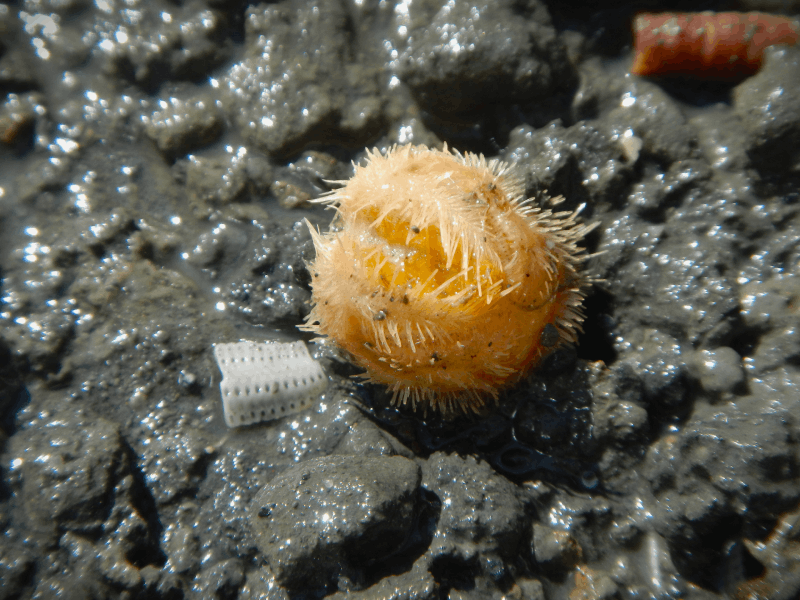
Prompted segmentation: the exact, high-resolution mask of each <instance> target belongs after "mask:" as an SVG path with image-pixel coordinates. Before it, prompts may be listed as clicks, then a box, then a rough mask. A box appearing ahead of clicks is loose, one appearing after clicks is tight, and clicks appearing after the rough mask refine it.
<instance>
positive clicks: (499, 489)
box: [423, 452, 527, 560]
mask: <svg viewBox="0 0 800 600" xmlns="http://www.w3.org/2000/svg"><path fill="white" fill-rule="evenodd" d="M423 485H424V487H425V488H426V489H427V490H429V491H430V492H433V493H434V494H436V495H437V496H438V498H439V500H440V501H441V503H442V509H441V514H440V515H439V522H438V525H437V528H436V532H435V533H434V539H433V542H432V543H431V546H430V548H429V549H428V553H429V554H430V555H431V556H433V557H437V556H440V555H446V556H451V555H455V556H458V557H460V558H462V559H467V560H468V559H470V558H471V557H472V556H473V555H474V553H475V551H476V550H477V551H479V552H481V553H482V554H484V555H485V556H486V557H493V556H495V555H500V556H517V555H518V553H519V546H520V542H521V540H522V535H523V531H524V530H525V523H526V520H527V519H526V516H525V512H524V510H523V504H522V502H521V501H520V499H519V497H518V490H517V487H516V486H515V485H514V484H513V483H512V482H511V481H509V480H508V479H506V478H505V477H503V476H502V475H499V474H498V473H496V472H495V471H494V470H493V469H492V468H491V467H490V466H489V465H488V464H487V463H485V462H483V461H478V460H476V459H475V458H474V457H471V456H468V457H465V458H462V457H460V456H458V455H455V454H453V455H448V454H444V453H442V452H437V453H435V454H433V455H431V457H430V458H429V459H428V461H427V462H426V464H425V471H424V476H423Z"/></svg>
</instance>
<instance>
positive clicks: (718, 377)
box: [690, 346, 745, 395]
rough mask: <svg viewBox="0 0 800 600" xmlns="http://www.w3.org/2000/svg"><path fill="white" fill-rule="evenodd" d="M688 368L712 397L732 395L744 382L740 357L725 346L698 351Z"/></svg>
mask: <svg viewBox="0 0 800 600" xmlns="http://www.w3.org/2000/svg"><path fill="white" fill-rule="evenodd" d="M690 366H691V368H693V371H694V375H695V376H696V377H697V379H698V380H699V381H700V385H701V386H703V389H704V390H705V391H706V392H709V393H710V394H712V395H717V394H725V393H732V392H733V391H734V390H736V389H737V388H739V387H740V386H741V385H742V384H743V383H744V381H745V377H744V369H743V367H742V357H741V356H739V354H738V353H737V352H736V350H734V349H733V348H730V347H727V346H722V347H720V348H715V349H714V350H700V351H699V352H698V353H697V354H696V355H695V358H694V360H693V361H692V363H691V365H690Z"/></svg>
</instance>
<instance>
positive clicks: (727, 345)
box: [0, 0, 800, 600]
mask: <svg viewBox="0 0 800 600" xmlns="http://www.w3.org/2000/svg"><path fill="white" fill-rule="evenodd" d="M606 4H607V5H605V4H601V5H599V6H598V7H596V8H594V9H591V10H587V9H586V8H585V6H583V5H581V4H578V3H573V2H565V3H547V2H543V1H541V0H494V1H489V0H484V1H483V2H477V3H468V2H462V1H460V0H452V1H449V2H445V1H444V0H415V1H414V2H413V3H412V2H408V1H397V2H377V1H374V2H373V1H370V0H366V1H364V2H361V1H352V2H351V1H345V0H336V1H331V2H323V3H320V2H314V1H311V0H283V1H281V2H274V3H272V2H270V3H251V2H221V1H219V0H188V1H186V2H180V3H174V2H166V1H164V2H162V1H150V0H126V1H125V2H122V1H119V0H102V1H101V0H97V1H96V2H89V1H87V0H20V1H19V2H17V3H12V4H4V5H0V94H2V97H1V98H0V164H2V167H3V168H2V169H0V230H1V231H2V234H1V235H0V536H2V539H0V599H5V598H9V599H11V598H43V599H44V598H97V599H100V598H163V599H165V600H166V599H170V600H171V599H179V598H225V599H233V598H241V599H247V598H253V599H255V598H269V599H275V600H277V599H290V598H291V599H301V598H318V597H323V596H324V597H329V598H337V599H338V598H345V597H347V598H356V599H360V598H363V599H364V600H378V599H386V600H388V599H393V600H401V599H407V600H412V599H418V600H423V599H425V600H434V599H436V600H438V599H442V598H451V599H453V600H455V599H463V600H467V599H477V598H481V599H483V598H509V599H519V600H522V599H528V600H561V599H566V598H569V599H570V600H611V599H615V598H616V599H619V600H643V599H658V600H661V599H668V598H675V599H678V598H681V599H684V598H685V599H693V600H712V599H722V598H729V597H738V598H748V597H750V598H753V597H758V598H765V599H766V598H768V599H771V600H791V599H792V598H796V597H798V594H800V543H799V542H798V539H799V538H798V536H799V535H800V533H799V532H800V512H799V510H798V506H799V505H800V193H798V190H800V145H799V144H798V143H797V140H798V139H800V87H799V86H800V50H798V49H797V48H774V49H772V50H770V51H769V52H768V53H767V56H766V59H765V63H764V66H763V68H762V70H761V71H760V72H759V73H758V74H757V75H755V76H753V77H751V78H749V79H747V80H745V81H743V82H739V83H730V84H727V83H718V82H706V81H702V80H699V81H698V80H682V79H677V80H665V81H650V80H643V79H640V78H636V77H632V76H630V75H629V74H627V73H626V69H627V64H628V61H629V60H630V55H629V49H628V48H627V47H626V46H625V42H621V41H620V40H622V39H626V38H625V36H627V35H628V30H627V27H628V26H627V23H628V22H629V21H630V18H631V17H632V15H633V9H632V8H617V6H616V5H615V4H613V3H606ZM647 8H648V9H651V10H652V9H657V8H658V7H657V6H655V4H653V3H648V4H647ZM695 8H697V9H701V8H720V7H718V6H716V5H703V6H697V7H695ZM739 8H741V9H744V10H748V9H761V10H782V11H788V12H791V13H793V14H800V4H798V3H797V2H769V1H766V2H765V1H756V0H751V1H748V2H744V1H743V2H740V3H739ZM441 142H447V143H448V144H449V145H450V146H451V147H455V148H457V149H459V150H470V151H478V152H484V153H486V154H487V156H499V157H500V158H501V159H503V160H505V161H507V162H509V163H511V164H512V165H514V167H515V168H516V169H517V171H518V172H519V174H520V175H521V176H522V177H523V178H524V181H525V183H526V186H527V191H528V194H529V195H530V196H532V197H535V198H537V199H538V200H539V201H541V202H544V203H546V202H547V201H548V200H547V199H548V198H551V197H555V196H559V195H563V196H564V198H565V199H564V202H563V203H561V204H560V205H559V206H560V207H563V208H565V209H575V208H577V207H579V206H581V205H583V208H582V215H583V218H584V219H585V220H586V221H592V222H597V223H599V226H598V227H597V228H596V229H595V230H594V232H592V234H590V236H589V237H588V239H587V240H586V246H587V249H588V250H589V252H590V253H592V257H591V259H590V260H588V262H587V266H586V268H587V270H588V272H589V274H590V275H591V277H592V278H593V279H594V281H595V283H594V285H593V286H592V288H591V290H589V292H588V297H587V299H586V306H585V309H586V313H587V320H586V323H585V328H584V329H585V331H584V334H583V335H582V336H581V339H580V344H579V345H578V347H577V348H562V349H560V350H558V351H557V352H555V353H554V354H552V355H551V356H550V357H548V358H547V359H546V361H545V362H544V364H543V365H542V367H541V368H540V369H539V370H538V371H537V372H536V373H534V374H533V375H532V376H531V377H530V378H528V379H527V380H525V381H523V382H521V383H520V384H519V385H518V386H516V387H515V388H513V389H511V390H508V391H507V392H506V393H505V394H504V395H503V397H502V398H501V400H500V402H499V404H498V406H497V407H496V408H495V409H493V410H492V411H490V412H489V413H487V414H486V415H483V416H482V417H480V418H478V419H467V418H462V419H458V420H456V421H455V422H442V421H439V420H437V419H435V418H433V419H427V420H424V419H422V418H420V415H415V414H413V413H410V412H409V411H407V410H396V409H394V408H392V407H391V406H390V405H389V401H388V400H389V398H388V396H387V395H386V393H385V391H384V390H382V389H379V388H376V387H371V386H363V385H360V384H358V383H356V382H354V381H353V380H352V379H351V377H350V376H351V375H353V374H354V373H355V371H354V369H353V368H352V367H351V366H350V365H348V364H347V363H346V362H345V361H343V360H342V358H341V357H340V356H339V355H338V354H337V353H336V351H335V350H334V349H332V348H331V347H329V346H326V345H318V346H314V345H312V346H311V349H312V353H313V354H314V356H315V357H316V358H317V359H319V360H320V361H321V362H322V364H323V366H324V367H325V369H326V372H327V373H328V374H329V375H330V378H331V383H330V386H329V388H328V390H327V391H326V392H325V393H324V394H323V395H322V396H321V397H320V398H319V399H317V401H316V402H315V403H314V407H313V409H311V410H309V411H306V412H305V413H302V414H300V415H297V416H295V417H291V418H285V419H282V420H277V421H272V422H268V423H264V424H260V425H255V426H251V427H248V428H242V429H238V430H228V429H227V428H226V427H225V425H224V421H223V419H222V407H221V401H220V396H219V388H218V384H219V379H220V374H219V371H218V370H217V368H216V366H215V364H214V362H213V358H212V354H211V348H212V344H214V343H216V342H231V341H237V340H240V339H249V340H278V341H288V340H295V339H299V338H300V334H299V333H298V331H297V330H296V325H298V324H299V323H301V322H302V319H303V317H304V316H305V315H307V314H308V310H309V305H308V301H309V299H310V287H309V274H308V272H307V271H306V268H305V261H306V260H309V259H310V258H312V257H313V245H312V244H311V243H310V235H309V232H308V227H307V225H306V223H305V220H306V219H307V220H308V222H309V223H310V224H311V225H312V226H318V227H320V228H323V229H324V228H326V227H327V225H328V222H329V220H330V217H331V213H330V211H327V212H326V211H325V210H324V209H323V208H321V207H320V206H315V205H311V204H310V203H309V200H311V199H312V198H314V197H316V196H318V195H319V194H321V193H323V192H325V191H326V190H328V189H330V186H331V184H330V183H329V182H330V181H331V180H339V179H344V178H347V177H348V176H349V175H350V174H351V173H352V166H351V164H350V161H351V160H354V161H356V162H357V161H358V160H360V159H361V158H363V154H362V153H363V148H364V147H365V146H373V145H374V146H377V147H378V148H381V149H385V148H387V147H389V146H390V145H391V144H394V143H401V144H404V143H424V144H440V143H441Z"/></svg>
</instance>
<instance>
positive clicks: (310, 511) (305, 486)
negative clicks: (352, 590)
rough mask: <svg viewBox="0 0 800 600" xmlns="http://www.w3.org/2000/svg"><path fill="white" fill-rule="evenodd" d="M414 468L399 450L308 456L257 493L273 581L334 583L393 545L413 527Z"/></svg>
mask: <svg viewBox="0 0 800 600" xmlns="http://www.w3.org/2000/svg"><path fill="white" fill-rule="evenodd" d="M419 485H420V470H419V467H418V466H417V465H416V464H415V463H414V462H412V461H410V460H408V459H406V458H402V457H399V456H395V457H390V458H382V457H357V456H331V457H324V458H317V459H311V460H308V461H306V462H304V463H302V464H298V465H296V466H293V467H291V468H290V469H288V470H286V471H284V472H283V473H281V474H280V475H279V476H278V477H276V478H275V479H273V480H272V481H271V482H270V484H269V485H268V486H266V487H265V488H264V489H262V490H261V491H260V492H259V493H258V494H257V495H256V498H255V501H254V502H253V506H252V514H251V523H252V526H253V530H254V533H255V535H256V540H257V544H258V547H259V549H260V550H261V551H262V552H263V553H264V556H265V557H266V559H267V561H268V562H269V565H270V568H271V569H272V572H273V573H274V574H275V578H276V581H277V582H278V583H280V584H281V585H284V586H287V587H292V588H297V587H302V588H308V587H324V586H328V585H331V584H332V583H334V582H335V581H336V580H337V577H339V576H340V575H346V576H349V577H351V578H352V577H354V576H356V575H357V573H358V570H359V568H363V567H365V566H367V565H369V564H370V563H372V562H374V561H376V560H379V559H382V558H385V557H386V556H388V555H390V554H392V553H393V552H396V551H398V550H399V549H400V548H401V547H402V545H403V543H404V541H405V540H406V538H407V537H408V536H409V535H410V533H411V527H412V525H413V521H414V507H415V504H416V502H417V500H418V497H419V495H418V488H419Z"/></svg>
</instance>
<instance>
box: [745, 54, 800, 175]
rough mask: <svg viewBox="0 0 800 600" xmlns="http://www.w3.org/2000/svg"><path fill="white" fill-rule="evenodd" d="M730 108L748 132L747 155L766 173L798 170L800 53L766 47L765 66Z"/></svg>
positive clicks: (799, 154) (747, 83) (750, 78)
mask: <svg viewBox="0 0 800 600" xmlns="http://www.w3.org/2000/svg"><path fill="white" fill-rule="evenodd" d="M733 105H734V108H735V110H736V112H737V113H738V114H739V115H740V116H741V118H742V120H743V122H744V125H745V128H746V130H747V132H748V134H749V135H748V142H749V144H748V145H747V153H748V155H749V156H750V159H751V160H752V161H753V163H755V165H756V166H758V167H759V168H761V169H763V170H767V171H776V170H779V171H783V172H785V170H787V169H788V170H794V169H797V168H800V145H798V143H797V140H798V139H800V50H798V49H797V48H788V47H773V48H767V50H766V51H765V52H764V64H763V66H762V67H761V70H760V71H759V72H758V73H756V74H755V75H754V76H752V77H749V78H748V79H746V80H745V81H744V82H742V83H741V84H740V85H739V86H738V87H737V88H736V89H735V90H734V94H733Z"/></svg>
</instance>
